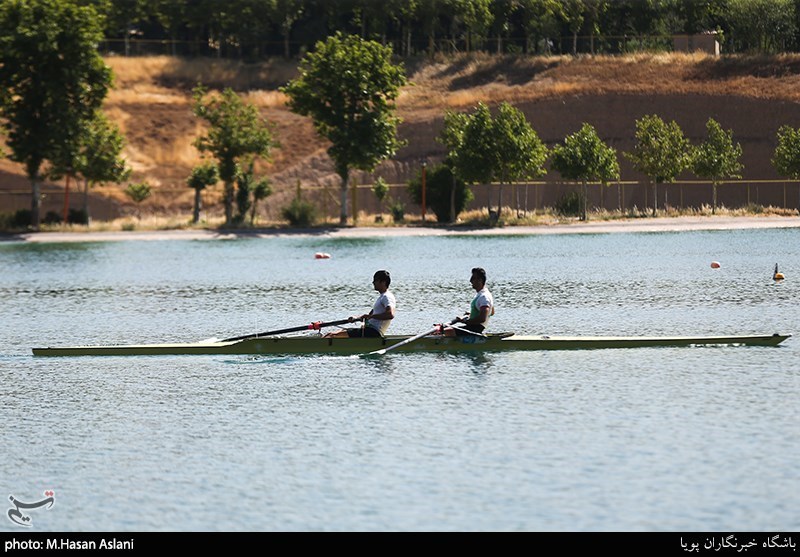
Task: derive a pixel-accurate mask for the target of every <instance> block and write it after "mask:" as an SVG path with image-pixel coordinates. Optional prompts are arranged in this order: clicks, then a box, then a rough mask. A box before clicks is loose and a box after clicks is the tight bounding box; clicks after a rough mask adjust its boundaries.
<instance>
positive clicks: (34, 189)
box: [31, 173, 42, 230]
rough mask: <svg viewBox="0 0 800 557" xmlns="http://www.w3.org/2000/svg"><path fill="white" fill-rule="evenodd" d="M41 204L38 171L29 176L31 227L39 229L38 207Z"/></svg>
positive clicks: (40, 220) (39, 207)
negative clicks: (31, 176)
mask: <svg viewBox="0 0 800 557" xmlns="http://www.w3.org/2000/svg"><path fill="white" fill-rule="evenodd" d="M41 206H42V193H41V187H40V185H39V175H38V173H37V174H36V175H35V176H34V177H33V178H31V227H33V229H34V230H39V223H40V222H42V219H41V215H40V214H39V213H40V209H41Z"/></svg>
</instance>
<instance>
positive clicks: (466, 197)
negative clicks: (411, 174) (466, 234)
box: [408, 164, 473, 222]
mask: <svg viewBox="0 0 800 557" xmlns="http://www.w3.org/2000/svg"><path fill="white" fill-rule="evenodd" d="M425 178H426V179H425V204H426V206H427V208H430V210H431V211H433V213H434V214H435V215H436V220H437V221H439V222H450V194H451V190H452V188H453V172H452V171H451V170H450V167H449V166H447V165H445V164H440V165H437V166H434V167H432V168H430V169H429V170H428V172H427V173H426V176H425ZM455 188H456V198H455V212H456V214H455V215H454V218H458V215H459V213H461V212H462V211H463V210H464V209H465V208H466V206H467V203H469V202H470V201H472V199H473V195H472V190H470V189H469V187H468V186H467V185H466V184H465V183H464V182H462V181H461V180H456V181H455ZM408 193H409V194H410V195H411V199H412V200H413V201H414V203H416V204H417V205H422V175H421V174H417V176H416V177H415V178H414V179H413V180H411V181H410V182H409V183H408Z"/></svg>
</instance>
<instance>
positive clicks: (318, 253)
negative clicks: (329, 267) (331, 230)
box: [314, 251, 331, 259]
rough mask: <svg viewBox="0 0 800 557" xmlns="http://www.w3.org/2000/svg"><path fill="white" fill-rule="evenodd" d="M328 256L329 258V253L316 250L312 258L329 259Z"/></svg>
mask: <svg viewBox="0 0 800 557" xmlns="http://www.w3.org/2000/svg"><path fill="white" fill-rule="evenodd" d="M330 258H331V254H330V253H323V252H321V251H318V252H317V253H315V254H314V259H330Z"/></svg>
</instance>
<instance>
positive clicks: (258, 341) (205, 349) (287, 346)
mask: <svg viewBox="0 0 800 557" xmlns="http://www.w3.org/2000/svg"><path fill="white" fill-rule="evenodd" d="M790 336H791V335H788V334H786V335H781V334H773V335H738V336H737V335H724V336H694V337H689V336H676V337H568V336H522V335H515V334H513V333H499V334H490V335H486V336H482V335H481V336H458V337H446V336H442V335H427V336H423V337H421V338H419V339H416V340H415V341H414V342H409V343H407V344H404V345H403V346H398V348H397V349H396V350H393V352H398V353H399V352H495V351H509V350H579V349H584V350H585V349H601V348H643V347H650V346H708V345H733V346H737V345H739V346H742V345H744V346H777V345H778V344H780V343H781V342H783V341H784V340H786V339H787V338H789V337H790ZM411 338H412V337H411V336H408V335H406V336H401V335H391V336H387V337H385V338H325V337H322V336H265V337H256V338H244V339H242V340H230V339H229V340H224V341H213V342H210V341H203V342H197V343H188V344H134V345H116V346H113V345H112V346H65V347H52V348H34V349H33V355H34V356H147V355H194V354H276V355H277V354H281V355H284V354H285V355H292V354H340V355H353V354H364V355H368V354H369V353H371V352H377V351H382V350H384V349H390V348H391V347H392V346H394V345H397V344H400V343H402V342H403V341H406V340H409V339H411ZM387 352H388V350H387Z"/></svg>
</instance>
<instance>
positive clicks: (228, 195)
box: [225, 182, 233, 226]
mask: <svg viewBox="0 0 800 557" xmlns="http://www.w3.org/2000/svg"><path fill="white" fill-rule="evenodd" d="M232 222H233V182H225V225H226V226H230V224H231V223H232Z"/></svg>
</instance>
